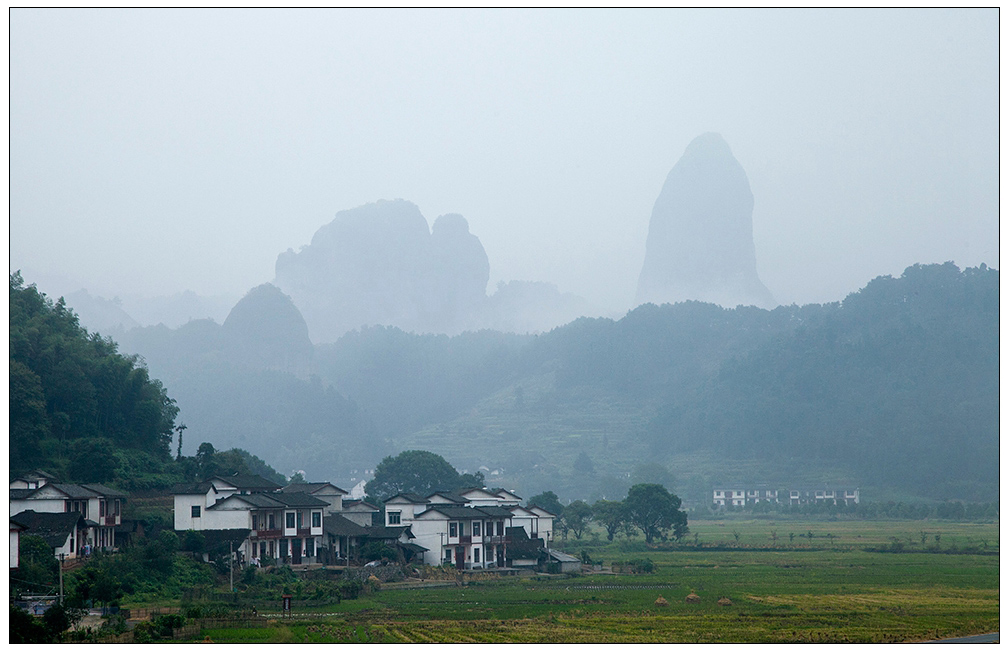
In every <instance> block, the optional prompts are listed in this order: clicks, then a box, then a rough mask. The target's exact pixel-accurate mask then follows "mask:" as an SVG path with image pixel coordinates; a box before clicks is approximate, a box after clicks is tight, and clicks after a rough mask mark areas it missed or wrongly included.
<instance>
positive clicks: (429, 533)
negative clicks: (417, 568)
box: [411, 517, 448, 566]
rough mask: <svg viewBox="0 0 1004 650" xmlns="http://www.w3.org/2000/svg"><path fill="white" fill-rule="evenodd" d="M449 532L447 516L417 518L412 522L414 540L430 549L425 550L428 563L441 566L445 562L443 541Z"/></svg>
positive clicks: (425, 559)
mask: <svg viewBox="0 0 1004 650" xmlns="http://www.w3.org/2000/svg"><path fill="white" fill-rule="evenodd" d="M447 532H448V530H447V520H446V519H445V518H435V519H434V518H432V517H429V518H423V519H416V520H414V521H413V522H412V523H411V533H412V534H413V535H414V536H415V539H414V540H412V541H413V542H414V543H416V544H418V545H419V546H424V547H425V548H427V549H429V550H428V551H426V552H425V557H424V561H425V563H426V564H429V565H431V566H440V565H441V564H442V563H443V542H444V540H445V537H446V533H447ZM441 533H442V534H441Z"/></svg>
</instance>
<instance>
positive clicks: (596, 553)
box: [200, 521, 1000, 643]
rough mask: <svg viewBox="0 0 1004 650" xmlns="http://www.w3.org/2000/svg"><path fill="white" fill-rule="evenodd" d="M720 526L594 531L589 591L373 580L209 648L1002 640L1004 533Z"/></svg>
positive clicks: (521, 580) (541, 584) (873, 526)
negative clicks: (682, 535) (642, 537)
mask: <svg viewBox="0 0 1004 650" xmlns="http://www.w3.org/2000/svg"><path fill="white" fill-rule="evenodd" d="M721 523H722V522H715V521H711V522H702V521H694V522H691V535H690V536H689V537H688V538H687V539H686V540H683V541H681V542H664V543H661V544H653V545H646V544H644V542H640V541H638V540H637V539H636V538H635V539H624V538H617V539H615V540H614V541H613V542H607V540H606V538H605V535H603V536H601V535H599V530H598V529H597V530H592V531H589V532H587V534H586V535H584V537H583V539H581V540H578V541H576V542H575V543H573V542H571V541H569V542H567V543H565V548H566V550H568V551H569V552H572V553H575V554H576V555H578V556H579V557H582V558H583V559H586V560H588V561H589V562H591V563H592V564H590V565H587V566H586V567H585V568H586V571H585V572H584V573H583V574H581V575H571V576H569V575H536V576H524V577H513V578H494V579H488V578H487V577H482V576H478V575H477V574H471V573H468V574H466V575H465V577H464V579H463V581H459V580H455V579H452V578H456V577H457V576H449V577H450V578H451V579H450V580H441V579H435V577H433V576H431V575H430V578H432V579H430V580H429V581H428V582H427V583H426V584H427V585H429V586H427V587H425V588H423V587H422V583H413V582H407V581H406V582H386V583H383V584H381V583H380V581H373V580H366V581H364V583H365V585H364V588H363V589H361V590H360V592H359V593H358V597H357V598H355V599H351V600H349V599H345V600H342V601H341V602H340V603H337V604H335V603H332V604H331V605H330V606H329V607H323V608H321V609H319V610H313V613H312V612H311V611H308V609H306V608H302V609H301V610H300V612H298V615H299V618H298V617H294V618H292V619H281V618H272V619H270V620H268V621H267V622H266V623H265V624H258V625H256V626H253V627H252V626H251V625H241V624H238V623H236V622H235V623H234V624H232V625H229V626H222V625H221V626H219V627H207V628H206V629H204V630H201V631H200V635H202V636H206V637H209V638H210V639H211V640H213V641H216V642H271V643H278V642H353V643H360V642H390V643H398V642H418V643H422V642H454V643H491V642H498V643H511V642H523V643H537V642H547V643H561V642H593V643H628V642H632V643H637V642H673V643H688V642H750V643H772V642H773V643H776V642H785V641H793V642H858V643H875V642H901V641H919V640H928V639H941V638H951V637H957V636H967V635H972V634H980V633H987V632H996V631H998V629H999V611H1000V592H999V576H1000V561H999V529H998V527H997V525H996V524H959V523H954V522H928V521H924V522H909V525H906V524H905V523H904V522H890V523H889V524H888V525H886V524H884V523H883V522H875V521H869V522H809V523H810V525H811V528H806V526H805V524H806V523H807V522H797V526H798V528H795V527H794V525H792V526H788V525H787V524H780V523H779V525H778V526H777V527H776V530H775V528H772V527H771V524H770V522H726V523H725V526H726V528H725V529H721V528H720V526H719V524H721ZM904 526H906V527H904ZM789 527H790V528H791V530H790V531H789V530H788V528H789ZM803 528H804V529H805V530H802V529H803ZM810 530H811V531H812V535H811V537H810V536H809V531H810ZM775 532H776V535H774V533H775ZM694 533H696V538H697V539H696V541H695V539H694ZM894 540H895V541H894ZM555 546H557V547H560V546H562V542H561V541H560V540H558V541H556V543H555ZM953 547H954V548H953ZM437 577H438V578H442V576H437ZM405 586H407V587H412V588H401V587H405ZM202 636H200V638H202Z"/></svg>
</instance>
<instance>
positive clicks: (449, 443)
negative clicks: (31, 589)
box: [12, 263, 1000, 505]
mask: <svg viewBox="0 0 1004 650" xmlns="http://www.w3.org/2000/svg"><path fill="white" fill-rule="evenodd" d="M12 291H13V289H12ZM998 292H999V272H998V271H996V270H994V269H989V268H987V267H986V266H982V267H980V268H972V269H966V270H960V269H958V268H957V267H956V266H955V265H954V264H952V263H946V264H940V265H916V266H913V267H910V268H908V269H906V271H905V272H904V273H903V274H902V276H901V277H898V278H893V277H888V276H886V277H880V278H876V279H874V280H873V281H871V282H870V283H869V284H868V285H867V286H866V287H864V288H863V289H861V290H860V291H858V292H855V293H853V294H851V295H849V296H847V298H845V299H844V300H843V301H841V302H839V303H829V304H824V305H804V306H796V305H791V306H782V307H777V308H775V309H772V310H764V309H759V308H754V307H738V308H735V309H723V308H721V307H718V306H715V305H711V304H706V303H697V302H685V303H677V304H667V305H660V306H656V305H651V304H647V305H642V306H640V307H638V308H637V309H634V310H633V311H631V312H629V313H628V314H627V315H626V316H624V317H623V318H621V319H620V320H616V321H614V320H610V319H594V318H580V319H579V320H576V321H574V322H572V323H569V324H568V325H565V326H563V327H559V328H556V329H554V330H552V331H550V332H548V333H546V334H541V335H538V336H527V335H512V334H501V333H498V332H491V331H479V332H467V333H464V334H461V335H458V336H453V337H448V336H445V335H438V336H437V335H416V334H410V333H406V332H403V331H401V330H399V329H396V328H393V327H367V328H363V329H361V330H358V331H353V332H350V333H348V334H347V335H345V336H344V337H342V338H341V339H339V340H338V341H337V342H336V343H333V344H329V345H323V346H315V347H314V348H313V352H312V354H307V353H304V355H303V358H304V359H307V357H308V356H309V371H308V372H307V373H306V374H305V373H304V372H302V367H300V370H298V372H297V373H296V374H294V373H291V372H283V371H282V368H279V367H276V365H275V364H271V365H268V364H266V365H262V363H261V360H260V359H258V360H256V359H253V358H250V357H248V358H242V357H241V356H240V355H239V354H238V353H237V352H235V350H238V349H239V346H234V345H233V344H232V343H231V342H229V340H228V336H229V334H228V331H227V328H226V327H222V326H220V325H217V324H215V323H212V322H211V321H193V322H191V323H189V324H188V325H186V326H183V327H181V328H179V329H177V330H170V329H168V328H165V327H156V328H138V329H134V330H131V331H129V332H125V333H123V334H122V340H121V341H120V342H121V344H122V345H123V348H124V349H127V350H129V351H130V352H133V353H136V354H140V355H142V356H143V358H144V359H145V361H146V363H147V364H148V367H149V368H150V373H151V374H153V375H154V376H157V377H160V378H161V379H162V380H163V381H164V382H165V383H166V384H167V385H168V386H170V387H171V394H172V397H174V398H175V399H177V400H178V401H177V405H178V406H179V407H180V408H181V410H182V416H183V417H182V418H180V419H183V420H184V421H185V422H186V424H188V426H189V432H190V434H192V435H194V436H198V437H199V439H203V440H209V441H211V442H213V444H215V445H216V446H217V447H220V448H226V447H227V446H240V447H242V448H245V449H247V450H248V451H250V452H251V453H254V454H257V455H258V456H260V457H262V458H266V459H268V460H269V462H271V463H273V464H274V465H275V466H276V467H278V468H279V469H280V470H281V471H282V472H283V473H285V474H290V473H292V472H293V471H294V470H301V469H302V470H306V472H307V476H308V478H310V479H316V480H322V479H323V480H333V479H339V477H342V476H345V475H346V474H345V472H349V471H351V470H353V469H366V468H372V467H374V466H375V465H376V463H377V462H378V461H379V460H380V458H383V457H384V456H386V455H388V454H393V453H397V452H399V451H402V450H406V449H422V450H427V451H431V452H433V453H436V454H440V455H442V456H444V457H445V458H447V459H448V460H449V461H450V462H451V463H452V464H453V465H455V466H456V467H457V469H459V470H460V471H462V472H472V473H473V472H475V471H477V470H478V469H479V468H481V467H482V466H484V467H487V468H488V470H489V471H488V472H485V474H486V476H487V477H488V481H489V482H490V483H493V484H495V483H498V484H503V485H506V486H507V487H510V488H513V489H515V490H516V491H517V492H518V493H520V494H523V495H528V494H535V493H538V492H542V491H544V490H554V491H556V492H558V493H559V494H561V495H562V496H563V497H565V498H572V499H574V498H585V499H596V498H608V499H615V500H616V499H620V498H623V497H624V495H625V494H626V492H627V489H628V487H630V485H631V476H630V474H631V473H632V472H634V471H635V470H636V469H637V468H638V467H639V466H640V465H643V464H652V463H658V464H661V465H662V466H664V467H666V468H668V469H669V470H670V472H671V473H672V474H673V475H674V476H675V479H676V481H677V484H676V485H670V486H667V487H670V488H671V489H674V490H675V491H676V492H677V493H678V494H680V495H681V496H683V497H684V499H685V502H687V503H688V504H689V505H693V504H695V502H697V503H699V502H701V501H702V500H706V499H707V496H708V494H709V490H710V489H711V487H712V486H713V485H714V484H724V483H728V484H739V483H747V484H748V483H753V484H758V483H766V482H769V483H773V484H775V485H778V486H779V487H784V486H786V485H793V486H794V485H795V484H802V485H806V484H812V485H815V484H820V483H825V484H829V485H831V486H847V487H860V488H861V489H862V490H863V494H864V495H865V498H866V499H872V498H883V499H885V498H895V499H897V500H898V499H904V498H905V499H927V500H931V501H937V500H944V499H964V500H965V499H969V500H977V501H986V500H993V499H996V496H997V491H998V483H999V481H998V476H999V463H998V458H999V418H998V414H999V405H1000V396H999V395H1000V393H999V389H1000V385H999V384H1000V381H999V356H1000V343H999V334H998V333H999V321H1000V305H999V298H998ZM12 304H13V298H12ZM13 319H14V315H13V308H12V350H14V349H15V348H14V344H13V341H14V336H15V334H14V320H13ZM91 338H92V339H93V338H94V337H91ZM245 343H247V342H245ZM89 344H90V345H99V344H100V345H113V344H111V343H110V342H107V341H106V342H104V343H95V342H93V341H92V342H91V343H89ZM251 344H253V343H251ZM12 354H13V353H12ZM12 359H14V357H13V356H12ZM298 367H299V366H298ZM14 375H15V370H14V366H13V362H12V391H13V390H14V386H15V380H14ZM17 385H18V386H20V385H21V384H20V383H18V384H17ZM25 385H26V386H30V382H27V383H26V384H25ZM24 390H26V391H27V390H28V389H27V388H25V389H24ZM29 392H30V391H29ZM26 394H27V393H26ZM27 403H31V400H27ZM49 408H50V410H52V409H53V407H51V406H50V407H49ZM57 410H58V409H57ZM53 412H55V411H53ZM47 413H48V412H47ZM13 415H14V413H13V412H12V417H13ZM49 415H51V413H49ZM18 417H21V418H22V420H24V421H26V422H32V421H34V420H31V416H30V412H29V413H28V414H27V415H24V416H23V417H22V416H21V414H18ZM39 421H41V420H39ZM161 433H162V434H163V431H161ZM136 447H137V448H140V447H142V446H141V445H139V444H137V445H136ZM151 448H153V447H151ZM493 471H496V472H498V473H496V474H492V472H493Z"/></svg>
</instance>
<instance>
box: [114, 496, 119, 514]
mask: <svg viewBox="0 0 1004 650" xmlns="http://www.w3.org/2000/svg"><path fill="white" fill-rule="evenodd" d="M115 516H116V517H118V516H119V500H118V499H115Z"/></svg>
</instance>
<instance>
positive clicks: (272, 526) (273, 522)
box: [268, 513, 275, 530]
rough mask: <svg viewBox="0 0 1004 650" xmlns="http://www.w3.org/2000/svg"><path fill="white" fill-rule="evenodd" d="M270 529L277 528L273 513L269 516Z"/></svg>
mask: <svg viewBox="0 0 1004 650" xmlns="http://www.w3.org/2000/svg"><path fill="white" fill-rule="evenodd" d="M268 529H269V530H275V515H274V514H271V513H270V514H269V516H268Z"/></svg>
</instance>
